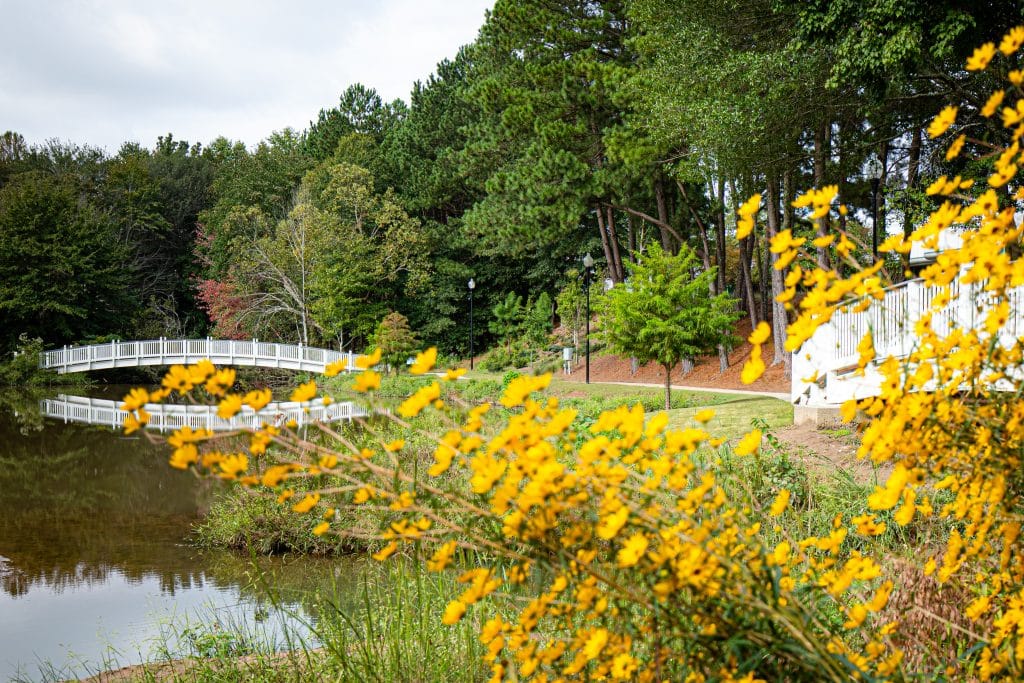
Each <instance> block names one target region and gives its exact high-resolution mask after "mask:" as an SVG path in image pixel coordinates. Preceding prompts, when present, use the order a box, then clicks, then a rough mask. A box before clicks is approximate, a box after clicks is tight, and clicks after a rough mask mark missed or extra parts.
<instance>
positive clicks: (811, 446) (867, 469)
mask: <svg viewBox="0 0 1024 683" xmlns="http://www.w3.org/2000/svg"><path fill="white" fill-rule="evenodd" d="M772 434H773V435H774V436H775V438H776V439H778V440H779V442H780V443H781V444H782V445H783V446H785V447H786V452H787V453H788V454H789V455H791V456H793V457H795V458H797V459H799V460H800V462H802V463H803V464H804V465H805V466H806V467H807V469H808V470H812V471H817V472H820V473H823V474H832V473H834V472H835V471H836V470H837V469H838V470H845V471H846V472H848V473H849V474H850V475H851V476H852V477H853V479H854V481H856V482H857V483H859V484H878V483H882V482H884V481H885V479H886V478H887V477H888V473H889V470H890V469H891V466H888V467H887V466H877V465H875V464H874V463H872V462H871V461H870V460H866V459H859V458H858V457H857V448H858V446H859V445H860V438H859V437H858V436H857V433H856V426H854V425H851V426H850V427H849V428H847V429H817V428H816V427H814V426H813V425H809V424H802V425H789V426H788V427H783V428H781V429H778V430H776V431H774V432H772Z"/></svg>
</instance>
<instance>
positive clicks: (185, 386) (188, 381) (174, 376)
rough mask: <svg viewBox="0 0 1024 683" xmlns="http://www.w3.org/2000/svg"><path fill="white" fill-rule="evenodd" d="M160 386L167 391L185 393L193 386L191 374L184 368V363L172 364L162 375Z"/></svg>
mask: <svg viewBox="0 0 1024 683" xmlns="http://www.w3.org/2000/svg"><path fill="white" fill-rule="evenodd" d="M162 386H163V387H164V388H165V389H167V390H168V391H177V392H178V393H179V394H187V393H188V392H190V391H192V387H193V386H195V384H194V382H193V381H192V375H191V374H190V373H189V371H188V370H186V369H185V366H184V365H172V366H171V367H170V368H169V369H168V370H167V374H166V375H164V380H163V384H162Z"/></svg>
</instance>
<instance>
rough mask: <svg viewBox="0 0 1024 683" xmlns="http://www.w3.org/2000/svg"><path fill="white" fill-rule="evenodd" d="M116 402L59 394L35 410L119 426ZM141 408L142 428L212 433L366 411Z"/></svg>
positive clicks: (288, 405) (121, 414) (278, 406)
mask: <svg viewBox="0 0 1024 683" xmlns="http://www.w3.org/2000/svg"><path fill="white" fill-rule="evenodd" d="M120 405H121V401H110V400H106V399H99V398H85V397H83V396H65V395H63V394H61V395H59V396H58V397H57V398H48V399H43V400H42V401H40V402H39V409H40V411H41V412H42V414H43V415H44V416H45V417H49V418H54V419H58V420H64V422H65V423H67V422H77V423H80V424H91V425H105V426H107V427H112V428H114V429H119V428H121V427H123V426H124V421H125V418H127V417H128V412H127V411H124V410H121V409H120ZM144 407H145V410H146V412H147V413H149V415H150V419H149V423H148V424H147V425H146V428H147V429H156V430H159V431H161V432H163V431H170V430H173V429H179V428H181V427H184V426H185V425H188V426H189V427H191V428H192V429H209V430H211V431H215V432H219V431H231V430H234V429H259V428H260V427H262V426H263V424H272V425H278V426H281V425H284V424H285V423H287V422H288V421H289V420H295V422H296V423H298V424H299V425H300V426H301V425H306V424H310V423H313V422H337V421H339V420H351V419H353V418H355V417H366V416H367V414H368V413H367V411H366V409H365V408H363V407H362V406H357V405H355V404H354V403H351V402H346V403H331V404H330V405H326V406H325V405H324V404H323V400H321V399H317V400H315V401H310V402H309V403H296V402H294V401H282V402H278V403H268V404H267V405H266V406H265V407H264V408H263V409H262V410H260V411H259V412H256V411H254V410H253V409H252V408H250V407H248V406H242V410H241V411H239V412H238V413H237V414H236V415H235V416H234V417H232V418H230V419H228V420H225V419H222V418H220V417H218V416H217V406H204V405H175V404H169V403H147V404H146V405H145V406H144Z"/></svg>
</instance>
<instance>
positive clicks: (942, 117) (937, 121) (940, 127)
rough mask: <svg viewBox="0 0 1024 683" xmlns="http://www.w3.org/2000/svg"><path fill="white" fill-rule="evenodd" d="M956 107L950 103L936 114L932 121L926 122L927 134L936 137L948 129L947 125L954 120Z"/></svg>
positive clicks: (950, 124)
mask: <svg viewBox="0 0 1024 683" xmlns="http://www.w3.org/2000/svg"><path fill="white" fill-rule="evenodd" d="M957 109H958V108H957V107H955V106H953V105H950V106H948V107H946V108H945V109H943V110H942V111H940V112H939V113H938V114H936V115H935V118H934V119H932V122H931V123H930V124H928V135H929V136H930V137H933V138H937V137H939V136H940V135H942V134H943V133H945V132H946V131H947V130H949V127H950V126H952V125H953V123H954V122H955V121H956V112H957Z"/></svg>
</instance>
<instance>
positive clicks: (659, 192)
mask: <svg viewBox="0 0 1024 683" xmlns="http://www.w3.org/2000/svg"><path fill="white" fill-rule="evenodd" d="M654 201H655V203H656V204H657V205H658V220H659V221H661V222H662V223H665V224H667V223H668V207H667V206H666V205H665V181H664V179H663V178H662V176H661V173H660V172H659V173H658V174H657V175H655V176H654ZM659 228H660V229H661V248H662V249H664V250H665V253H666V254H673V255H674V254H675V253H676V251H677V250H676V249H673V247H672V235H671V234H669V231H668V230H666V229H665V228H664V227H663V226H659Z"/></svg>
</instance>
